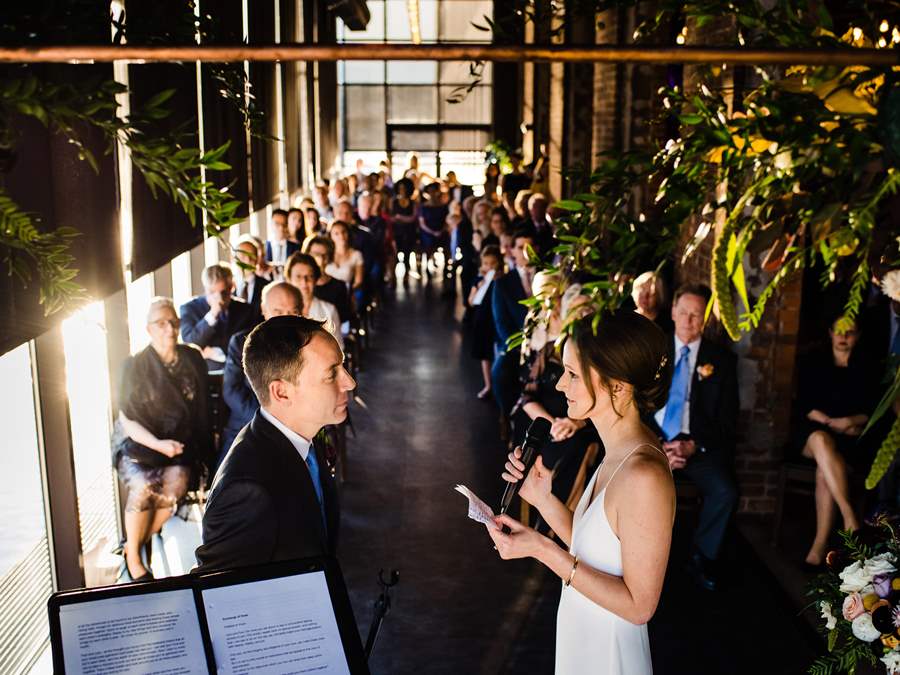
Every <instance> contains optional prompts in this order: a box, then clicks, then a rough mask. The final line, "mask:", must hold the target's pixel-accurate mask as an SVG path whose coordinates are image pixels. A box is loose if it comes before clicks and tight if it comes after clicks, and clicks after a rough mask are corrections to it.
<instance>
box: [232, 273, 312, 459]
mask: <svg viewBox="0 0 900 675" xmlns="http://www.w3.org/2000/svg"><path fill="white" fill-rule="evenodd" d="M302 308H303V298H302V297H301V296H300V291H298V290H297V289H296V288H295V287H294V286H291V285H290V284H289V283H287V282H284V281H282V282H279V283H273V284H269V285H267V286H266V287H265V288H263V290H262V304H261V309H262V318H263V320H264V321H265V320H268V319H271V318H272V317H273V316H288V315H295V316H299V315H300V310H301V309H302ZM252 329H253V327H251V328H247V329H245V330H242V331H240V332H239V333H235V334H234V335H232V336H231V340H230V341H229V342H228V356H227V358H226V359H225V375H224V377H223V380H222V398H223V399H224V400H225V404H226V405H227V406H228V410H229V413H230V414H229V415H228V423H227V424H226V425H225V429H223V430H222V447H221V450H220V452H219V461H220V462H221V460H222V458H223V457H225V453H226V452H228V449H229V448H230V447H231V444H232V442H233V441H234V439H235V437H236V436H237V435H238V432H239V431H240V430H241V429H242V428H243V427H244V425H246V424H248V423H249V422H250V420H251V419H253V415H255V414H256V411H257V410H259V401H258V400H257V398H256V394H254V393H253V389H252V388H251V387H250V383H249V382H248V381H247V377H246V375H245V374H244V361H243V354H244V343H245V342H246V341H247V336H248V335H249V334H250V331H251V330H252Z"/></svg>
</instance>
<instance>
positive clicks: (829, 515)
mask: <svg viewBox="0 0 900 675" xmlns="http://www.w3.org/2000/svg"><path fill="white" fill-rule="evenodd" d="M835 325H836V324H832V327H831V328H830V329H829V331H828V332H829V335H830V336H831V342H830V344H829V348H828V349H825V350H822V351H820V352H817V353H814V354H811V355H810V357H809V358H807V359H805V360H804V361H803V362H801V365H800V370H799V380H798V381H799V386H798V395H797V405H796V407H795V412H796V413H797V419H796V423H795V424H794V429H793V432H792V441H793V447H794V449H795V450H796V451H799V453H800V454H801V455H802V456H803V457H806V458H809V459H812V460H814V461H815V462H816V536H815V539H814V540H813V543H812V546H811V547H810V549H809V553H808V554H807V556H806V562H807V563H808V564H810V565H820V564H821V563H822V561H823V559H824V556H825V549H826V546H827V545H828V536H829V534H830V533H831V529H832V522H833V521H834V505H835V503H836V504H837V506H838V509H839V510H840V512H841V517H842V519H843V528H844V529H845V530H855V529H857V528H858V527H859V520H858V519H857V517H856V514H855V513H854V512H853V507H852V506H851V504H850V496H849V491H848V488H847V464H850V465H851V466H854V467H858V468H859V469H860V470H862V469H863V468H864V467H866V466H867V465H868V464H869V462H870V461H871V459H872V457H871V453H870V452H869V451H868V450H866V449H864V446H863V445H861V444H858V443H857V440H858V437H859V435H860V433H862V430H863V428H864V427H865V425H866V422H867V421H868V419H869V417H868V416H869V412H870V411H871V410H872V407H873V403H874V401H873V400H872V393H871V392H872V391H873V390H875V389H876V387H875V386H874V383H875V381H874V379H873V377H872V374H871V371H870V370H869V368H868V367H867V366H866V362H865V359H863V358H861V355H856V354H854V347H855V346H856V343H857V340H858V339H859V333H858V329H857V327H856V325H854V326H853V327H852V328H850V329H849V330H847V331H845V332H838V331H837V330H836V329H835Z"/></svg>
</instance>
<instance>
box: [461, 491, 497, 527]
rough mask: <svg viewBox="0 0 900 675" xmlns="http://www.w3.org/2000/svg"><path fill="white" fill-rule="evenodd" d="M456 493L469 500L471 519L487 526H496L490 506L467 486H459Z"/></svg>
mask: <svg viewBox="0 0 900 675" xmlns="http://www.w3.org/2000/svg"><path fill="white" fill-rule="evenodd" d="M456 491H457V492H459V493H460V494H461V495H465V497H466V499H468V500H469V518H471V519H472V520H475V521H478V522H479V523H484V524H485V525H491V526H494V512H493V511H492V510H491V507H490V506H488V505H487V504H485V503H484V502H483V501H481V500H480V499H479V498H478V497H477V496H476V495H475V493H474V492H472V491H471V490H470V489H469V488H467V487H466V486H465V485H457V486H456Z"/></svg>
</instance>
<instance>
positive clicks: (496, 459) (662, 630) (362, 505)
mask: <svg viewBox="0 0 900 675" xmlns="http://www.w3.org/2000/svg"><path fill="white" fill-rule="evenodd" d="M459 313H460V312H459V308H458V306H456V307H455V306H454V305H453V303H452V302H450V301H449V300H448V299H446V298H444V297H441V294H440V291H439V286H426V285H424V284H423V283H421V282H412V283H411V285H410V288H409V289H408V290H404V289H403V288H402V286H401V287H399V288H398V290H397V291H396V294H395V295H392V296H391V297H390V298H389V300H388V302H387V303H386V307H385V309H384V311H383V312H382V313H381V314H380V316H379V318H378V322H377V324H376V330H375V332H374V335H373V340H372V348H371V350H370V352H369V353H368V360H367V362H366V363H365V368H364V371H363V372H362V373H361V374H360V377H359V389H358V395H359V398H360V399H361V405H357V406H355V407H354V409H353V413H352V414H353V423H354V425H355V428H356V432H357V436H356V438H352V437H351V439H350V443H349V450H348V462H347V475H346V482H345V484H344V486H343V488H342V490H343V493H342V512H343V519H342V531H341V544H340V550H339V554H338V555H339V558H340V562H341V565H342V567H343V570H344V576H345V578H346V582H347V586H348V588H349V591H350V596H351V601H352V603H353V608H354V611H355V613H356V618H357V622H358V625H359V627H360V634H361V636H362V639H363V640H365V637H366V634H367V632H368V628H369V622H370V620H371V616H372V603H373V601H374V599H375V597H376V595H377V592H378V587H377V583H376V576H377V573H378V570H379V568H386V569H387V568H391V567H396V568H399V570H400V572H401V581H400V585H399V586H398V587H397V589H396V590H395V592H394V593H393V609H392V612H391V614H390V615H389V616H388V617H387V619H386V621H385V624H384V627H383V629H382V632H381V634H380V636H379V640H378V644H377V646H376V648H375V653H374V655H373V657H372V660H371V663H370V665H371V669H372V673H373V675H403V674H405V673H415V674H417V675H425V674H427V675H431V674H432V673H435V674H439V673H454V674H463V675H469V674H472V675H475V674H479V673H483V674H486V675H493V674H495V673H527V674H528V675H532V674H534V675H540V674H542V673H552V672H553V647H554V639H555V638H554V632H555V620H556V602H557V598H558V595H559V581H558V580H557V579H555V578H554V577H553V576H552V575H551V574H549V573H548V572H546V570H544V569H543V568H542V567H541V566H540V565H538V564H537V563H535V562H533V561H515V562H503V561H501V560H499V559H498V557H497V555H496V553H495V552H494V551H493V550H492V546H491V542H490V539H489V538H488V536H487V534H486V533H485V531H484V529H483V527H482V526H480V525H477V524H476V523H474V522H473V521H470V520H468V519H467V518H466V515H465V514H466V502H465V499H464V498H463V497H462V496H461V495H459V494H458V493H456V492H454V490H453V487H454V485H456V484H457V483H464V484H466V485H468V486H469V487H470V488H472V489H473V490H474V491H475V492H476V493H478V494H479V495H481V496H482V497H483V498H485V500H486V501H488V502H489V503H495V502H496V501H497V499H498V497H499V492H500V481H499V478H498V476H499V472H500V469H501V466H502V463H503V456H504V450H503V446H502V444H501V443H500V441H499V439H498V434H497V417H496V412H495V410H494V408H493V406H492V405H491V404H488V403H483V402H480V401H478V400H477V399H476V398H475V396H474V394H475V392H477V391H478V389H479V388H480V387H481V383H480V379H481V378H480V373H479V370H478V365H477V363H476V362H475V361H474V360H472V359H470V358H469V357H468V354H467V353H465V352H464V351H462V350H461V343H462V340H461V335H460V332H459V322H458V317H459ZM691 522H692V514H691V513H690V512H688V513H686V514H684V515H680V516H679V521H678V523H677V525H676V536H675V544H674V546H673V553H672V561H671V563H670V566H669V573H668V576H667V579H666V584H665V587H664V589H663V597H662V600H661V603H660V607H659V610H658V611H657V614H656V616H655V617H654V619H653V621H652V622H651V624H650V642H651V646H652V649H653V658H654V668H655V672H656V673H657V674H660V673H661V674H663V675H669V674H671V675H676V674H678V675H681V674H685V675H687V674H691V675H702V674H706V673H709V674H715V675H719V674H724V673H745V672H746V673H751V672H753V673H800V672H804V670H805V667H806V666H807V665H808V664H809V663H810V661H811V660H812V658H813V655H814V650H816V649H817V648H818V645H817V643H816V642H815V639H814V636H812V637H811V632H810V631H809V630H808V627H807V626H806V625H805V624H804V623H803V622H802V620H798V618H797V614H796V609H795V608H794V607H793V606H792V605H790V603H789V602H787V601H786V599H785V598H786V596H785V595H784V594H783V592H782V590H781V588H780V587H779V585H778V583H777V582H776V581H775V579H774V578H773V577H772V576H771V575H770V573H768V571H767V570H766V568H765V567H763V566H762V565H761V564H760V563H759V561H758V558H757V557H756V555H755V553H754V552H753V550H752V549H751V547H750V546H749V545H747V544H746V543H745V541H746V540H744V539H743V538H741V537H735V543H734V544H733V547H732V548H733V553H732V555H731V557H732V560H733V562H732V565H731V566H732V568H733V569H734V570H735V572H734V574H733V580H732V583H731V585H730V588H729V590H726V591H724V592H721V593H718V594H714V595H709V594H703V593H701V592H700V591H698V590H696V589H695V588H694V587H693V586H691V585H690V583H689V581H688V579H687V578H686V576H685V575H684V573H683V572H682V571H681V564H682V561H683V560H684V559H685V557H686V555H687V550H688V547H689V545H690V531H689V528H690V523H691Z"/></svg>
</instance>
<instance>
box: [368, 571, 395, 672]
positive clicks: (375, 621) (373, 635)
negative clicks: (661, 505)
mask: <svg viewBox="0 0 900 675" xmlns="http://www.w3.org/2000/svg"><path fill="white" fill-rule="evenodd" d="M398 583H400V571H399V570H391V578H390V580H389V581H385V580H384V570H383V569H380V570H378V584H379V585H380V586H381V593H380V594H379V596H378V599H377V600H375V614H374V615H373V616H372V624H371V625H370V626H369V636H368V637H367V638H366V649H365V655H366V661H368V660H369V657H370V656H372V650H373V649H374V648H375V640H377V639H378V632H379V631H380V630H381V624H382V622H383V621H384V617H385V616H387V613H388V612H390V611H391V588H393V587H394V586H396V585H397V584H398Z"/></svg>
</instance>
